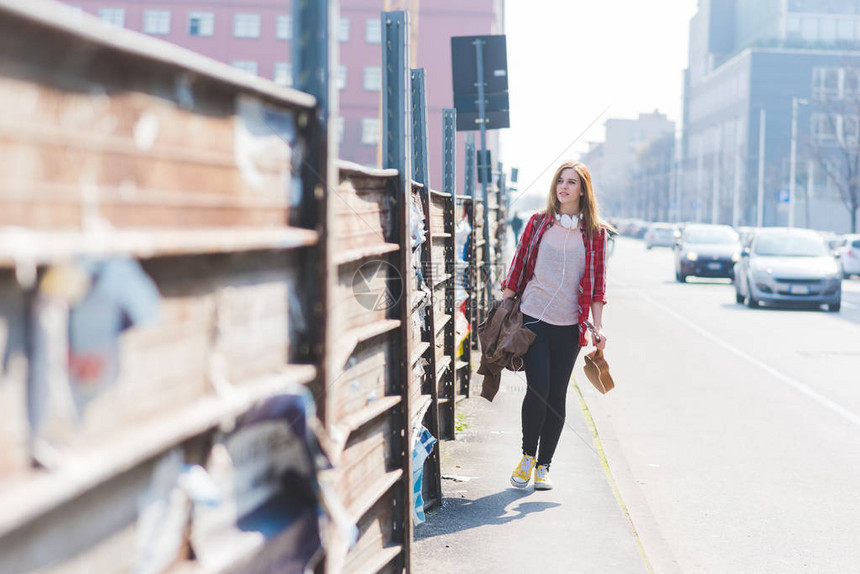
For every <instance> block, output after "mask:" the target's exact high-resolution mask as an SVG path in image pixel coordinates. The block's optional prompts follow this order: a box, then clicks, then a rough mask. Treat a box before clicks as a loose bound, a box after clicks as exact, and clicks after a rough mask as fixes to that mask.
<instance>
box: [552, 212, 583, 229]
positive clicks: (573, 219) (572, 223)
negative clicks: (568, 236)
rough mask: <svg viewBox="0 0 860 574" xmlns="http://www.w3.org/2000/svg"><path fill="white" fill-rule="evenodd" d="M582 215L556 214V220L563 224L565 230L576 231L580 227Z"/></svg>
mask: <svg viewBox="0 0 860 574" xmlns="http://www.w3.org/2000/svg"><path fill="white" fill-rule="evenodd" d="M580 217H582V215H581V214H580V215H567V214H566V213H565V214H563V215H559V214H558V213H556V214H555V220H556V221H558V222H559V224H561V226H562V227H564V228H565V229H576V226H577V225H579V219H580Z"/></svg>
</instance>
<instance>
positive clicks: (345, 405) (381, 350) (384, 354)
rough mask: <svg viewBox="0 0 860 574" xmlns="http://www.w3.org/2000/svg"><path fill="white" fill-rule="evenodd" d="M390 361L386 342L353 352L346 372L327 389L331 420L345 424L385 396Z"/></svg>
mask: <svg viewBox="0 0 860 574" xmlns="http://www.w3.org/2000/svg"><path fill="white" fill-rule="evenodd" d="M390 361H391V348H390V345H389V344H387V341H374V342H370V343H368V344H366V345H360V346H359V347H358V348H357V349H356V352H355V353H354V354H353V356H352V357H350V359H349V361H348V362H347V369H346V370H345V371H344V372H343V374H342V375H341V376H340V377H338V379H337V381H336V384H335V385H332V386H331V387H330V391H331V394H332V400H331V402H330V405H332V408H333V413H332V414H333V416H334V417H335V419H334V420H338V421H343V420H348V417H350V416H351V415H353V414H355V413H357V412H359V411H361V410H362V409H363V408H364V407H366V406H367V405H369V404H371V403H373V402H374V401H376V400H378V399H379V398H381V397H383V396H384V395H385V391H386V387H387V386H388V384H389V381H388V378H389V375H388V368H387V365H388V364H389V363H390Z"/></svg>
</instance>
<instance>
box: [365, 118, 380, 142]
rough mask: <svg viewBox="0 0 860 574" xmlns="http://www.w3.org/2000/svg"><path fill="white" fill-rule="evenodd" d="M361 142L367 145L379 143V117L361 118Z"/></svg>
mask: <svg viewBox="0 0 860 574" xmlns="http://www.w3.org/2000/svg"><path fill="white" fill-rule="evenodd" d="M361 143H363V144H368V145H376V144H378V143H379V119H377V118H364V119H362V120H361Z"/></svg>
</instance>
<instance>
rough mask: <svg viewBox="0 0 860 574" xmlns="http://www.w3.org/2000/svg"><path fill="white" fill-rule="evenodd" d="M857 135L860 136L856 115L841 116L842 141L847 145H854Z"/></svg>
mask: <svg viewBox="0 0 860 574" xmlns="http://www.w3.org/2000/svg"><path fill="white" fill-rule="evenodd" d="M858 136H860V124H858V121H857V116H855V115H846V116H844V117H843V118H842V142H843V143H844V144H845V145H846V146H848V147H856V146H857V137H858Z"/></svg>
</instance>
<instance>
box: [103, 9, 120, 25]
mask: <svg viewBox="0 0 860 574" xmlns="http://www.w3.org/2000/svg"><path fill="white" fill-rule="evenodd" d="M99 19H100V20H101V21H102V22H104V23H105V24H110V25H111V26H118V27H119V28H122V27H123V26H125V10H124V9H123V8H100V9H99Z"/></svg>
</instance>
